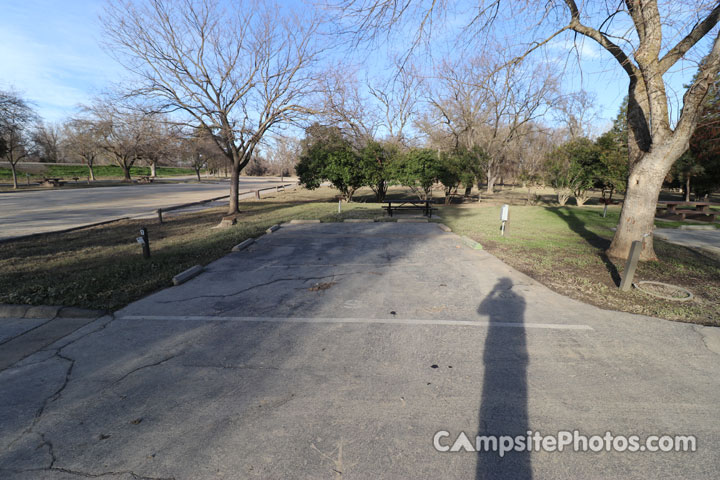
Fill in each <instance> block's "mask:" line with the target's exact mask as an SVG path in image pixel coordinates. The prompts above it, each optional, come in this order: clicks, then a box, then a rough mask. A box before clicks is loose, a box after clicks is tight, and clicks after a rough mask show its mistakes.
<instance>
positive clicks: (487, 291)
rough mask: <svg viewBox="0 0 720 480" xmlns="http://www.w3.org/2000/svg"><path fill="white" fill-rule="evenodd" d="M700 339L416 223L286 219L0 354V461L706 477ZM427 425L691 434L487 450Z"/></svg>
mask: <svg viewBox="0 0 720 480" xmlns="http://www.w3.org/2000/svg"><path fill="white" fill-rule="evenodd" d="M1 347H2V346H1V345H0V348H1ZM719 353H720V335H718V329H715V328H710V327H698V326H693V325H688V324H681V323H673V322H668V321H664V320H660V319H654V318H649V317H643V316H638V315H630V314H625V313H618V312H612V311H606V310H601V309H599V308H596V307H593V306H589V305H584V304H581V303H579V302H576V301H574V300H571V299H568V298H565V297H562V296H560V295H557V294H555V293H553V292H551V291H549V290H548V289H547V288H545V287H543V286H542V285H540V284H538V283H537V282H535V281H533V280H532V279H530V278H528V277H527V276H525V275H523V274H521V273H519V272H517V271H515V270H513V269H512V268H510V267H509V266H507V265H505V264H503V263H502V262H500V261H499V260H497V259H496V258H495V257H493V256H492V255H490V254H488V253H487V252H484V251H478V250H472V249H470V248H468V247H466V246H465V245H464V244H463V243H462V241H461V239H460V238H459V237H458V236H456V235H454V234H452V233H446V232H443V231H442V230H440V229H439V228H438V227H437V226H436V225H434V224H415V223H399V224H396V223H372V224H350V223H346V224H319V225H288V226H283V227H282V228H281V229H280V230H278V231H276V232H274V233H272V234H270V235H265V236H263V237H261V238H259V239H258V240H257V242H256V243H254V244H253V245H251V246H250V247H249V248H248V249H246V250H244V251H242V252H238V253H232V254H229V255H228V256H226V257H224V258H222V259H220V260H218V261H216V262H214V263H213V264H211V265H209V266H208V267H207V268H206V270H205V271H204V273H202V274H201V275H200V276H198V277H196V278H195V279H193V280H191V281H189V282H188V283H185V284H183V285H180V286H177V287H172V288H168V289H166V290H163V291H160V292H157V293H155V294H153V295H151V296H149V297H147V298H145V299H143V300H141V301H138V302H136V303H134V304H132V305H129V306H128V307H126V308H125V309H123V310H120V311H118V312H115V314H114V315H112V316H106V317H102V318H100V319H98V320H96V321H94V322H91V323H89V324H87V325H85V326H83V327H81V328H80V329H78V330H76V331H75V332H73V333H72V334H70V335H68V336H66V337H64V338H62V339H60V340H59V341H56V342H55V343H54V344H52V345H50V346H48V347H46V348H44V349H42V350H40V351H38V352H36V353H35V354H33V355H30V356H28V357H26V358H24V359H23V360H21V361H19V362H17V363H15V364H13V365H11V366H10V367H8V368H6V369H4V370H2V371H0V478H3V479H63V480H64V479H77V478H110V479H138V478H142V479H161V478H174V479H215V478H229V479H244V478H258V479H285V478H293V479H295V478H307V479H322V478H328V479H340V478H343V479H344V478H348V479H368V478H388V479H389V478H478V479H481V478H507V479H511V478H560V479H563V478H567V479H576V478H584V479H593V478H637V479H646V478H673V479H674V478H708V479H709V478H717V477H718V475H719V471H720V451H718V449H717V445H718V444H719V442H720V406H719V405H720V403H719V402H718V400H717V399H718V395H719V394H720V384H719V381H718V378H720V375H719V374H720V362H718V360H719V359H720V357H718V354H719ZM441 430H445V431H447V432H449V437H447V438H445V439H444V440H443V441H442V443H443V444H449V443H452V439H453V438H454V437H455V436H457V435H458V434H459V433H460V432H465V433H466V434H467V436H468V437H470V438H474V437H475V435H478V434H482V435H491V434H497V435H513V436H514V435H524V434H526V432H527V431H528V430H531V431H539V432H541V433H543V434H555V433H557V432H558V431H561V430H562V431H564V430H579V432H580V433H581V434H584V435H587V436H591V435H604V434H605V432H607V431H610V432H612V433H613V434H615V435H639V436H641V437H643V438H644V437H645V436H647V435H664V434H669V435H676V434H685V435H695V436H696V438H697V451H695V452H671V453H650V452H642V453H641V452H637V453H629V452H613V451H609V452H608V451H602V452H599V453H593V452H573V451H570V450H567V449H566V450H565V451H563V452H547V451H532V452H511V453H508V454H506V455H505V456H504V457H503V458H499V457H498V456H497V455H496V454H494V453H480V454H478V453H474V452H465V451H460V452H456V453H450V452H444V453H442V452H437V451H436V450H435V449H434V448H433V436H434V435H435V433H436V432H438V431H441Z"/></svg>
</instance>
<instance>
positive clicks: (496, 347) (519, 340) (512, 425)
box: [476, 277, 532, 480]
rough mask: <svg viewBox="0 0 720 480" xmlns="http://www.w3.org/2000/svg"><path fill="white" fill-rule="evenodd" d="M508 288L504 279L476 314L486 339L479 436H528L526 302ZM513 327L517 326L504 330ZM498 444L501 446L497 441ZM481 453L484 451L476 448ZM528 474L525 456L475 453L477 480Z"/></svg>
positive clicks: (524, 452)
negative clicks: (485, 322)
mask: <svg viewBox="0 0 720 480" xmlns="http://www.w3.org/2000/svg"><path fill="white" fill-rule="evenodd" d="M512 288H513V283H512V280H510V279H509V278H507V277H503V278H501V279H499V280H498V282H497V283H496V284H495V286H494V287H493V289H492V291H491V292H490V294H489V295H488V296H487V297H485V299H484V300H483V301H482V303H481V304H480V306H479V307H478V313H480V314H482V315H488V316H489V317H490V326H489V328H488V332H487V336H486V337H485V347H484V356H483V363H484V366H485V372H484V375H483V387H482V399H481V403H480V416H479V422H480V424H479V428H478V435H479V436H494V437H496V438H497V439H498V440H499V439H500V437H501V436H503V435H508V436H511V437H516V436H522V437H525V436H526V435H527V431H528V429H529V428H530V427H529V422H528V391H527V364H528V352H527V345H526V341H525V328H524V327H522V324H523V322H524V315H525V306H526V304H525V299H523V297H522V296H520V295H518V294H517V293H515V292H513V291H512ZM508 323H516V324H518V326H508V325H507V324H508ZM498 443H500V442H499V441H498ZM480 448H483V447H480ZM529 478H532V469H531V461H530V452H529V451H527V450H526V451H520V452H516V451H512V452H508V453H506V454H505V455H504V456H503V457H502V458H501V457H500V456H499V454H498V452H496V451H480V452H479V453H478V461H477V467H476V479H477V480H482V479H529Z"/></svg>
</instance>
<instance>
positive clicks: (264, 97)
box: [104, 0, 321, 214]
mask: <svg viewBox="0 0 720 480" xmlns="http://www.w3.org/2000/svg"><path fill="white" fill-rule="evenodd" d="M287 10H288V9H287V8H286V7H283V8H281V7H280V6H278V5H274V4H272V3H269V2H268V3H264V2H257V1H236V2H230V3H227V4H222V5H221V4H220V3H219V2H217V1H214V0H181V1H169V0H143V1H140V2H130V1H127V0H125V1H117V2H111V3H109V4H108V6H107V9H106V12H105V15H104V23H105V28H106V31H107V34H108V37H109V39H110V40H109V41H110V45H109V46H110V48H111V49H112V50H113V52H114V53H115V54H116V56H117V58H118V60H119V61H120V62H121V63H123V65H125V66H126V67H127V68H128V69H129V70H130V71H131V72H132V73H134V74H135V75H136V76H137V78H138V86H137V88H135V89H134V90H133V91H132V94H134V95H140V96H143V97H145V98H147V99H149V100H150V101H152V102H153V103H154V104H155V107H156V108H157V109H158V110H159V111H163V112H170V111H175V112H177V111H180V112H183V113H184V114H185V115H186V116H187V117H188V124H193V125H199V126H201V127H202V128H204V129H205V130H206V131H207V132H209V133H210V135H211V138H212V139H213V140H214V141H215V142H216V143H217V145H218V147H219V148H220V149H221V150H222V151H223V152H224V154H225V156H226V157H227V158H228V160H229V162H230V163H231V165H232V177H231V182H230V202H229V210H228V211H229V213H231V214H232V213H236V212H238V191H239V183H238V182H239V176H240V171H241V170H242V169H243V168H244V167H245V166H246V165H247V164H248V162H249V161H250V159H251V158H252V156H253V152H254V150H255V148H256V147H257V146H258V144H259V143H260V141H261V140H262V138H263V136H264V135H265V134H266V133H267V132H268V131H269V130H271V129H272V128H274V127H276V126H278V125H280V124H287V123H291V122H294V121H297V120H298V118H299V117H301V116H303V115H305V114H307V113H309V112H310V111H311V109H310V108H308V106H307V104H306V103H307V102H306V100H307V97H308V95H310V94H311V93H313V92H314V91H315V90H316V76H315V74H314V71H313V67H314V65H315V62H316V60H317V58H318V55H319V53H320V51H321V50H320V48H319V47H318V45H317V44H316V42H315V37H314V35H315V33H316V30H317V27H318V23H319V22H318V20H316V19H315V18H310V17H309V16H308V15H307V14H304V15H302V16H301V15H292V14H288V15H284V14H283V12H285V11H287Z"/></svg>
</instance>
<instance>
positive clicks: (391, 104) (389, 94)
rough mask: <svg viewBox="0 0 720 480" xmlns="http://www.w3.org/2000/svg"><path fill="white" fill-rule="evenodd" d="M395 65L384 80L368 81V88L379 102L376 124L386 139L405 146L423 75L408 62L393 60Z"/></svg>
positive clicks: (416, 106) (415, 111)
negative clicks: (377, 122)
mask: <svg viewBox="0 0 720 480" xmlns="http://www.w3.org/2000/svg"><path fill="white" fill-rule="evenodd" d="M395 67H396V69H397V72H396V73H393V74H392V75H391V76H390V77H389V78H388V79H387V80H385V81H380V82H378V83H376V84H372V83H368V89H369V91H370V94H371V95H372V96H373V97H375V99H376V100H377V102H378V103H379V106H380V118H381V120H380V124H381V125H382V127H383V128H384V129H385V131H386V132H387V135H388V141H389V142H391V143H394V144H397V145H402V146H405V147H407V146H408V138H407V137H406V133H407V128H408V127H409V126H410V124H411V122H412V119H413V118H414V117H415V115H416V114H417V108H418V104H419V102H420V94H421V91H422V88H423V78H422V77H421V76H420V74H419V73H418V72H417V70H416V69H415V68H414V66H413V65H411V64H410V63H407V62H401V61H399V60H396V61H395Z"/></svg>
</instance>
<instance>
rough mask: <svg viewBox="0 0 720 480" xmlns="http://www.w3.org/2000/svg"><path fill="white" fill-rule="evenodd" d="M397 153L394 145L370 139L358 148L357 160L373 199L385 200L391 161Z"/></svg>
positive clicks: (390, 173) (390, 172)
mask: <svg viewBox="0 0 720 480" xmlns="http://www.w3.org/2000/svg"><path fill="white" fill-rule="evenodd" d="M397 154H398V150H397V147H396V146H394V145H391V144H381V143H379V142H376V141H372V140H371V141H369V142H368V143H367V144H366V145H365V146H364V147H363V148H362V149H361V150H360V158H359V161H360V163H361V165H360V167H361V168H362V170H363V171H364V175H365V184H366V185H367V186H369V187H370V188H372V190H373V192H375V200H377V201H378V202H382V201H383V200H385V195H386V194H387V189H388V182H389V180H390V177H391V175H392V166H391V163H392V161H393V159H394V158H395V157H397Z"/></svg>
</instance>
